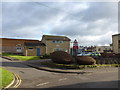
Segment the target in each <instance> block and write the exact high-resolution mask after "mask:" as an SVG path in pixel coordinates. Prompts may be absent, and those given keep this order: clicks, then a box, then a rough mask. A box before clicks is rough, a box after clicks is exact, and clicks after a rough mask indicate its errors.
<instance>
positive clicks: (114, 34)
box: [112, 34, 120, 36]
mask: <svg viewBox="0 0 120 90" xmlns="http://www.w3.org/2000/svg"><path fill="white" fill-rule="evenodd" d="M112 36H120V34H114V35H112Z"/></svg>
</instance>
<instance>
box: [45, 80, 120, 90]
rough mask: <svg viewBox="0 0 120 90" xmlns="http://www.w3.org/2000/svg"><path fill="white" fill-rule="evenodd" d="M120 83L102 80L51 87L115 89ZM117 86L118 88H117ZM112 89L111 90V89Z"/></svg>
mask: <svg viewBox="0 0 120 90" xmlns="http://www.w3.org/2000/svg"><path fill="white" fill-rule="evenodd" d="M119 85H120V81H102V82H87V83H77V84H71V85H62V86H56V87H51V88H49V89H52V88H53V89H54V88H109V89H110V88H111V89H112V88H113V90H116V89H117V90H118V88H119ZM115 88H116V89H115ZM46 89H48V88H44V89H43V90H46ZM111 89H110V90H111Z"/></svg>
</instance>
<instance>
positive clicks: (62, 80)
mask: <svg viewBox="0 0 120 90" xmlns="http://www.w3.org/2000/svg"><path fill="white" fill-rule="evenodd" d="M66 79H67V78H63V79H59V80H58V81H63V80H66Z"/></svg>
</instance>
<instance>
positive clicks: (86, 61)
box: [75, 56, 96, 65]
mask: <svg viewBox="0 0 120 90" xmlns="http://www.w3.org/2000/svg"><path fill="white" fill-rule="evenodd" d="M75 59H76V61H77V63H78V64H79V65H94V64H96V60H95V59H94V58H92V57H90V56H77V57H75Z"/></svg>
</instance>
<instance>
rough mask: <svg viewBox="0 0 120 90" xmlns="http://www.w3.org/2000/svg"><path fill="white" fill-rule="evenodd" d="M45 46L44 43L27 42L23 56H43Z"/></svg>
mask: <svg viewBox="0 0 120 90" xmlns="http://www.w3.org/2000/svg"><path fill="white" fill-rule="evenodd" d="M45 46H46V45H45V44H44V43H42V42H40V41H39V42H37V43H36V42H35V43H33V42H25V43H24V51H23V55H25V56H41V55H44V54H45V51H46V50H45Z"/></svg>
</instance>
